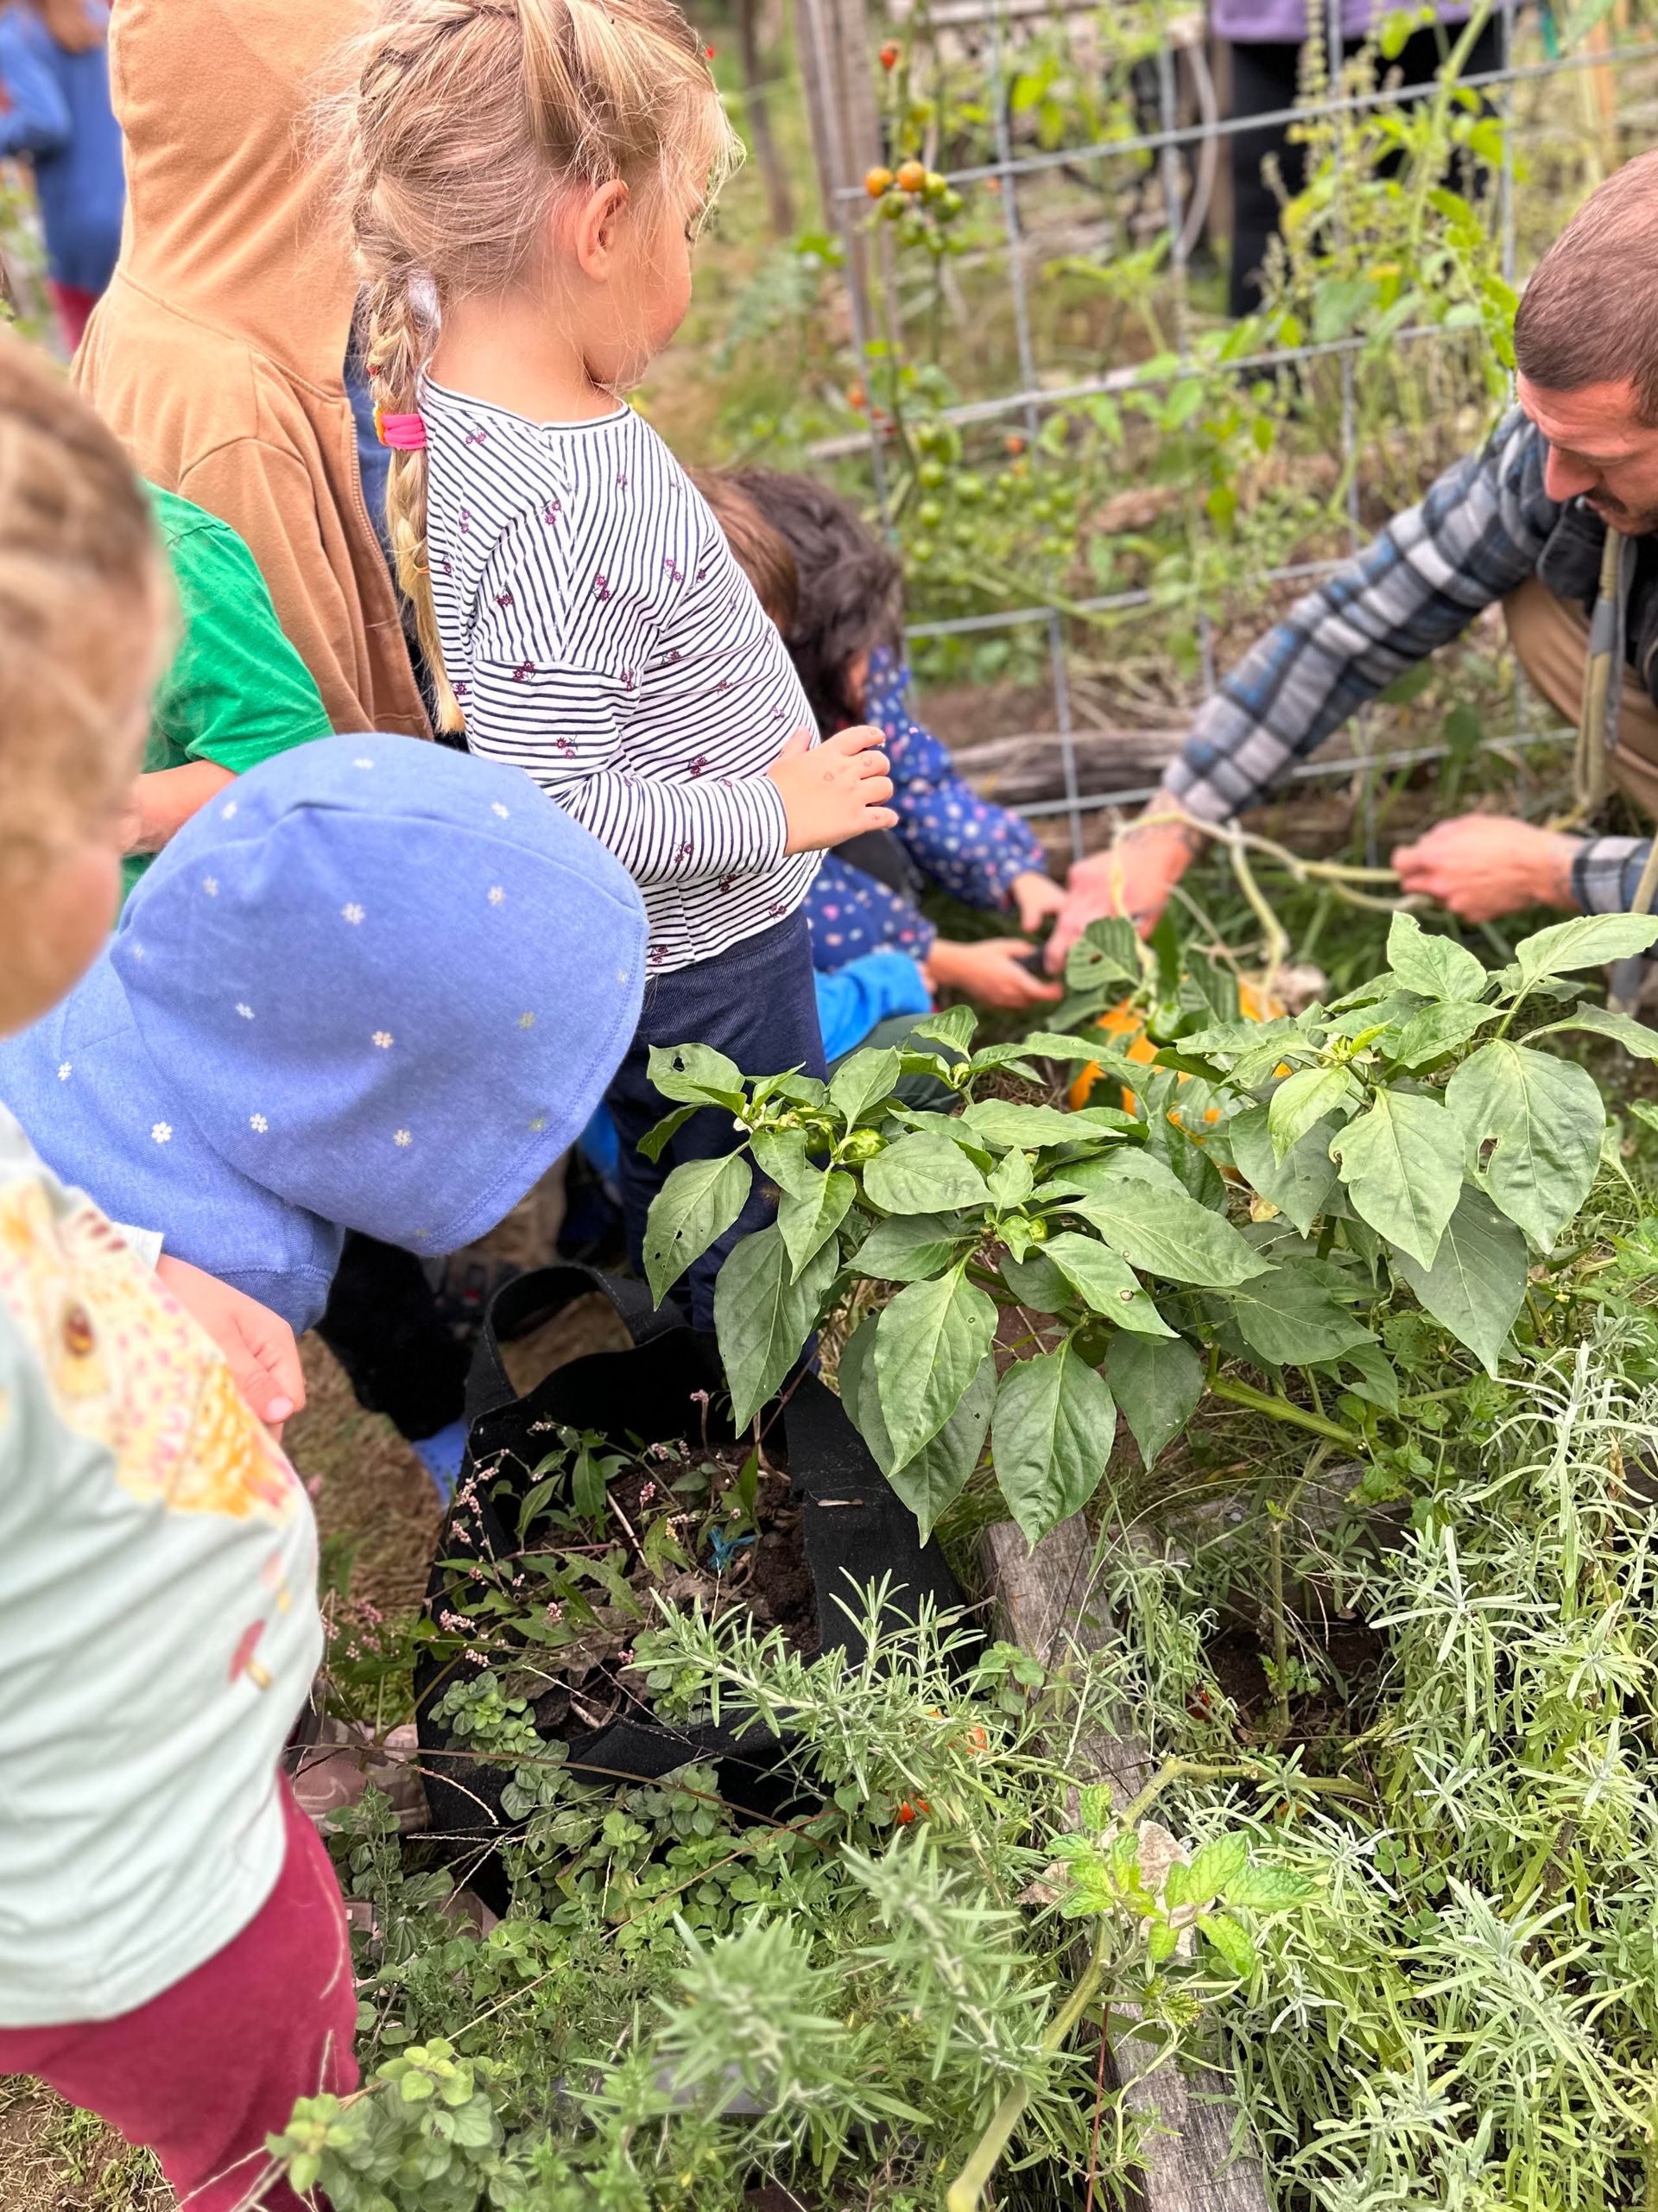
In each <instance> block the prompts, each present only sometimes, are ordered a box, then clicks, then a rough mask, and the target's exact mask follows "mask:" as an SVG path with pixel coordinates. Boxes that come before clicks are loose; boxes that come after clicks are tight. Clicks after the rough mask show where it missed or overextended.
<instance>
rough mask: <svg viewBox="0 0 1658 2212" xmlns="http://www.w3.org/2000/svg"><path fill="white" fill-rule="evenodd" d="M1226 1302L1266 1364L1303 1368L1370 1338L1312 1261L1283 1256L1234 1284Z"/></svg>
mask: <svg viewBox="0 0 1658 2212" xmlns="http://www.w3.org/2000/svg"><path fill="white" fill-rule="evenodd" d="M1225 1303H1226V1306H1227V1308H1228V1309H1230V1311H1231V1316H1232V1318H1233V1320H1234V1321H1236V1322H1237V1328H1238V1334H1240V1335H1241V1336H1242V1337H1243V1341H1244V1342H1245V1344H1247V1345H1248V1346H1249V1347H1250V1351H1251V1352H1253V1353H1255V1355H1256V1358H1257V1359H1258V1360H1265V1361H1266V1363H1267V1365H1268V1366H1271V1367H1305V1366H1308V1365H1309V1364H1310V1363H1314V1362H1316V1361H1318V1360H1334V1359H1338V1358H1339V1356H1340V1355H1341V1353H1344V1352H1346V1351H1348V1350H1350V1349H1351V1347H1353V1346H1354V1345H1357V1344H1368V1343H1369V1342H1370V1330H1369V1328H1367V1327H1366V1326H1365V1324H1364V1322H1363V1321H1359V1320H1358V1319H1357V1317H1356V1316H1355V1315H1352V1314H1351V1313H1349V1312H1348V1310H1347V1309H1346V1308H1345V1306H1340V1305H1338V1304H1337V1302H1336V1301H1335V1299H1334V1298H1332V1296H1331V1295H1330V1292H1329V1290H1328V1289H1327V1288H1326V1283H1325V1281H1324V1279H1323V1277H1322V1273H1321V1271H1319V1269H1318V1267H1317V1264H1316V1263H1314V1262H1309V1261H1306V1260H1300V1261H1297V1260H1288V1261H1287V1262H1286V1263H1285V1264H1283V1265H1282V1266H1281V1267H1275V1268H1274V1269H1273V1270H1272V1271H1271V1272H1270V1273H1269V1274H1266V1275H1259V1276H1256V1277H1254V1279H1253V1280H1252V1281H1250V1282H1248V1283H1239V1284H1237V1287H1236V1288H1235V1289H1233V1290H1231V1291H1229V1292H1228V1293H1227V1296H1226V1300H1225Z"/></svg>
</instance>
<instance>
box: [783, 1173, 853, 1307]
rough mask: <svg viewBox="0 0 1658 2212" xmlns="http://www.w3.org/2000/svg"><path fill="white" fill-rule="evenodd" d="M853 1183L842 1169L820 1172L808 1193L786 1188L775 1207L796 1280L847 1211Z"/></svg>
mask: <svg viewBox="0 0 1658 2212" xmlns="http://www.w3.org/2000/svg"><path fill="white" fill-rule="evenodd" d="M856 1197H857V1183H856V1182H854V1181H853V1179H852V1177H851V1176H849V1175H847V1174H846V1173H845V1170H844V1169H840V1168H833V1169H831V1170H830V1171H829V1173H828V1174H827V1175H820V1176H819V1177H818V1180H817V1183H816V1186H815V1188H813V1189H812V1190H811V1191H809V1192H797V1191H793V1190H791V1191H788V1192H786V1193H785V1194H784V1196H783V1201H782V1205H781V1206H780V1207H778V1208H777V1226H778V1228H779V1229H780V1230H781V1231H782V1239H783V1244H784V1245H785V1247H786V1248H787V1250H788V1258H789V1264H790V1265H791V1266H792V1267H793V1269H794V1276H795V1279H796V1280H797V1281H798V1280H799V1278H800V1277H801V1274H802V1273H803V1272H804V1271H805V1269H806V1267H807V1263H808V1262H809V1261H810V1260H811V1259H812V1258H813V1256H814V1254H816V1253H817V1252H821V1251H822V1249H823V1247H824V1245H826V1244H827V1243H828V1242H829V1240H830V1239H831V1238H832V1236H833V1235H834V1233H835V1232H836V1230H837V1229H838V1228H839V1226H840V1225H841V1223H842V1222H843V1221H844V1220H845V1219H846V1216H847V1214H848V1213H849V1212H850V1211H851V1204H852V1201H853V1200H854V1199H855V1198H856Z"/></svg>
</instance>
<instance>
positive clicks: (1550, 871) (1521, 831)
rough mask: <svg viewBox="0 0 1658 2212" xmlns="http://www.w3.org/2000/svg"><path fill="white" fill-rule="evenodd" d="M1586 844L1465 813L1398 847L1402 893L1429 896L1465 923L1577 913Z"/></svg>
mask: <svg viewBox="0 0 1658 2212" xmlns="http://www.w3.org/2000/svg"><path fill="white" fill-rule="evenodd" d="M1578 846H1579V840H1578V839H1577V838H1575V837H1568V836H1566V835H1565V834H1564V833H1562V832H1560V831H1559V830H1551V829H1537V828H1535V827H1533V825H1532V824H1531V823H1530V822H1525V821H1514V820H1513V819H1512V818H1511V817H1509V815H1507V814H1458V815H1455V816H1454V817H1453V818H1452V820H1451V821H1442V822H1435V824H1434V825H1433V828H1432V829H1430V830H1428V831H1427V833H1426V834H1425V835H1423V836H1421V837H1419V838H1418V839H1417V840H1416V842H1415V843H1414V845H1401V846H1396V847H1395V850H1394V853H1393V865H1394V866H1395V868H1396V869H1397V870H1398V871H1399V884H1400V888H1401V889H1402V891H1407V892H1415V893H1419V894H1425V895H1426V896H1427V897H1429V898H1433V899H1437V900H1438V901H1439V903H1440V905H1441V906H1444V907H1448V908H1449V909H1450V910H1451V912H1452V914H1456V915H1460V916H1461V917H1462V919H1463V920H1464V921H1465V922H1492V921H1495V920H1496V918H1497V916H1498V915H1500V914H1513V913H1516V912H1517V911H1518V910H1519V909H1520V908H1522V907H1525V906H1539V905H1541V906H1558V907H1561V908H1563V909H1564V910H1566V912H1567V913H1568V914H1575V913H1576V912H1577V910H1578V903H1577V900H1576V899H1575V898H1574V897H1573V896H1572V863H1573V859H1574V858H1575V857H1576V854H1577V851H1578Z"/></svg>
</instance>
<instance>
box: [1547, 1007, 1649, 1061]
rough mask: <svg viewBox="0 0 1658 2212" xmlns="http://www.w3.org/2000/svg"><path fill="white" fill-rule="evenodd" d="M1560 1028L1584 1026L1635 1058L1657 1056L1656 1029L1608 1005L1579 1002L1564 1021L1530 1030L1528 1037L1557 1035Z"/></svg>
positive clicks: (1573, 1028) (1581, 1027) (1579, 1027)
mask: <svg viewBox="0 0 1658 2212" xmlns="http://www.w3.org/2000/svg"><path fill="white" fill-rule="evenodd" d="M1562 1030H1587V1031H1588V1032H1589V1034H1590V1035H1591V1036H1609V1037H1611V1038H1612V1039H1613V1040H1614V1042H1615V1043H1618V1044H1621V1045H1622V1046H1623V1049H1624V1051H1625V1052H1629V1053H1633V1055H1635V1057H1636V1059H1637V1060H1658V1030H1649V1028H1648V1027H1647V1025H1646V1024H1645V1023H1644V1022H1637V1021H1635V1020H1633V1019H1632V1018H1631V1017H1630V1016H1629V1015H1628V1014H1618V1013H1614V1012H1613V1011H1612V1010H1611V1007H1610V1006H1579V1008H1578V1011H1576V1013H1575V1014H1572V1015H1568V1017H1566V1020H1565V1021H1563V1022H1551V1023H1550V1024H1549V1025H1548V1027H1547V1029H1546V1030H1533V1031H1532V1033H1531V1034H1532V1041H1533V1042H1534V1043H1535V1041H1536V1040H1537V1038H1539V1037H1540V1036H1559V1035H1560V1032H1561V1031H1562Z"/></svg>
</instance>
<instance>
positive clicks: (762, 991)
mask: <svg viewBox="0 0 1658 2212" xmlns="http://www.w3.org/2000/svg"><path fill="white" fill-rule="evenodd" d="M674 1044H706V1045H712V1048H713V1049H714V1050H715V1051H716V1052H723V1053H724V1054H725V1056H726V1057H727V1059H729V1060H734V1061H735V1062H737V1066H738V1068H741V1070H742V1071H743V1073H744V1074H745V1075H775V1074H781V1073H782V1071H783V1070H784V1069H785V1068H800V1069H801V1070H802V1072H803V1073H804V1074H807V1075H818V1076H821V1075H822V1074H824V1072H825V1070H824V1064H823V1038H822V1036H820V1033H819V1030H818V1001H817V994H816V992H814V990H813V984H812V946H811V939H810V937H809V935H808V934H807V926H806V916H805V915H803V914H799V913H796V914H792V915H790V916H789V917H788V921H786V922H777V923H775V925H774V926H773V927H772V928H771V929H763V930H762V931H761V932H760V934H759V935H758V936H756V937H745V938H744V941H743V942H742V943H741V944H740V945H733V946H732V947H731V950H730V951H729V952H725V953H717V954H715V955H714V957H713V959H712V960H698V961H697V962H696V963H695V964H694V965H693V967H682V968H678V969H675V970H674V973H671V974H668V975H661V976H658V977H657V978H656V979H655V982H654V983H653V984H651V985H650V986H649V989H648V990H647V992H646V993H645V1005H644V1011H643V1012H642V1014H641V1016H640V1017H639V1027H638V1030H637V1031H636V1033H635V1036H634V1040H633V1043H631V1044H630V1046H629V1047H628V1052H627V1057H626V1058H625V1059H624V1060H623V1062H622V1065H621V1067H620V1068H617V1072H616V1074H615V1076H614V1077H613V1078H612V1080H611V1088H610V1094H609V1095H610V1106H611V1113H612V1114H613V1115H614V1116H615V1117H616V1126H617V1135H618V1136H619V1137H620V1138H621V1140H622V1162H621V1173H622V1207H623V1214H624V1215H625V1216H626V1220H627V1231H628V1256H629V1258H630V1259H631V1260H632V1262H633V1264H634V1266H635V1267H636V1269H638V1271H639V1272H640V1273H641V1274H642V1273H643V1272H644V1260H643V1254H644V1242H645V1216H646V1215H647V1214H649V1211H650V1201H651V1200H652V1199H653V1198H654V1197H655V1195H656V1193H657V1192H658V1191H659V1190H660V1189H661V1187H662V1185H663V1183H664V1182H667V1180H668V1176H669V1174H670V1173H671V1171H672V1170H673V1169H674V1168H676V1167H678V1166H679V1165H680V1163H681V1162H682V1161H686V1160H712V1159H718V1157H719V1156H720V1155H721V1154H722V1153H724V1152H732V1151H735V1150H736V1149H737V1140H738V1137H739V1135H740V1131H737V1129H736V1128H735V1127H734V1126H733V1125H732V1117H731V1115H730V1114H729V1113H727V1112H725V1111H724V1110H723V1109H721V1108H718V1107H714V1106H709V1107H706V1108H705V1109H704V1111H703V1112H700V1113H697V1114H693V1116H692V1118H691V1119H690V1120H689V1121H687V1123H686V1124H685V1125H684V1127H683V1128H681V1129H680V1130H679V1131H677V1132H676V1133H675V1134H674V1137H673V1138H672V1139H671V1140H670V1142H669V1143H668V1147H667V1149H666V1150H664V1152H663V1154H662V1157H661V1159H660V1160H659V1161H657V1162H655V1163H652V1162H651V1161H649V1160H648V1159H646V1158H645V1157H644V1155H643V1154H642V1152H641V1151H640V1150H639V1140H640V1138H642V1137H643V1136H645V1135H646V1134H647V1133H648V1132H649V1131H650V1130H652V1129H654V1128H655V1125H656V1124H657V1123H658V1122H659V1121H660V1120H661V1119H662V1117H663V1115H664V1114H666V1113H669V1112H672V1111H673V1106H674V1101H673V1100H671V1099H665V1098H664V1097H663V1096H662V1094H661V1092H660V1091H658V1090H657V1089H656V1088H655V1086H654V1084H653V1083H652V1082H651V1081H650V1078H649V1074H647V1072H646V1071H647V1068H648V1066H649V1060H650V1053H651V1048H652V1046H653V1045H663V1046H667V1045H674ZM774 1218H775V1216H774V1209H773V1206H771V1205H768V1204H767V1202H766V1201H765V1200H764V1199H763V1198H762V1196H761V1195H760V1183H759V1178H758V1177H757V1176H756V1180H755V1188H754V1190H753V1192H752V1193H751V1194H750V1198H749V1201H748V1204H747V1205H746V1206H745V1207H744V1209H743V1211H742V1213H741V1214H738V1216H737V1220H735V1221H734V1222H733V1223H732V1225H731V1227H730V1228H729V1229H728V1230H727V1231H726V1232H725V1235H724V1236H723V1237H721V1238H719V1239H718V1241H717V1242H716V1243H715V1244H714V1245H712V1246H711V1247H710V1248H709V1250H708V1251H707V1252H705V1253H704V1254H703V1256H702V1258H700V1259H699V1260H698V1261H697V1262H696V1264H695V1265H694V1266H693V1268H692V1269H691V1271H690V1277H689V1281H690V1305H691V1318H692V1321H693V1322H694V1323H695V1325H696V1326H697V1328H712V1327H713V1325H714V1277H716V1276H717V1275H718V1272H719V1270H720V1266H721V1264H722V1263H723V1262H724V1260H725V1256H726V1254H727V1253H728V1252H730V1251H731V1247H732V1245H735V1244H736V1243H737V1241H738V1240H739V1239H741V1238H743V1237H746V1236H750V1235H752V1234H753V1233H754V1231H755V1230H756V1229H763V1228H764V1227H765V1226H766V1225H767V1223H768V1222H769V1221H770V1220H773V1219H774Z"/></svg>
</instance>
